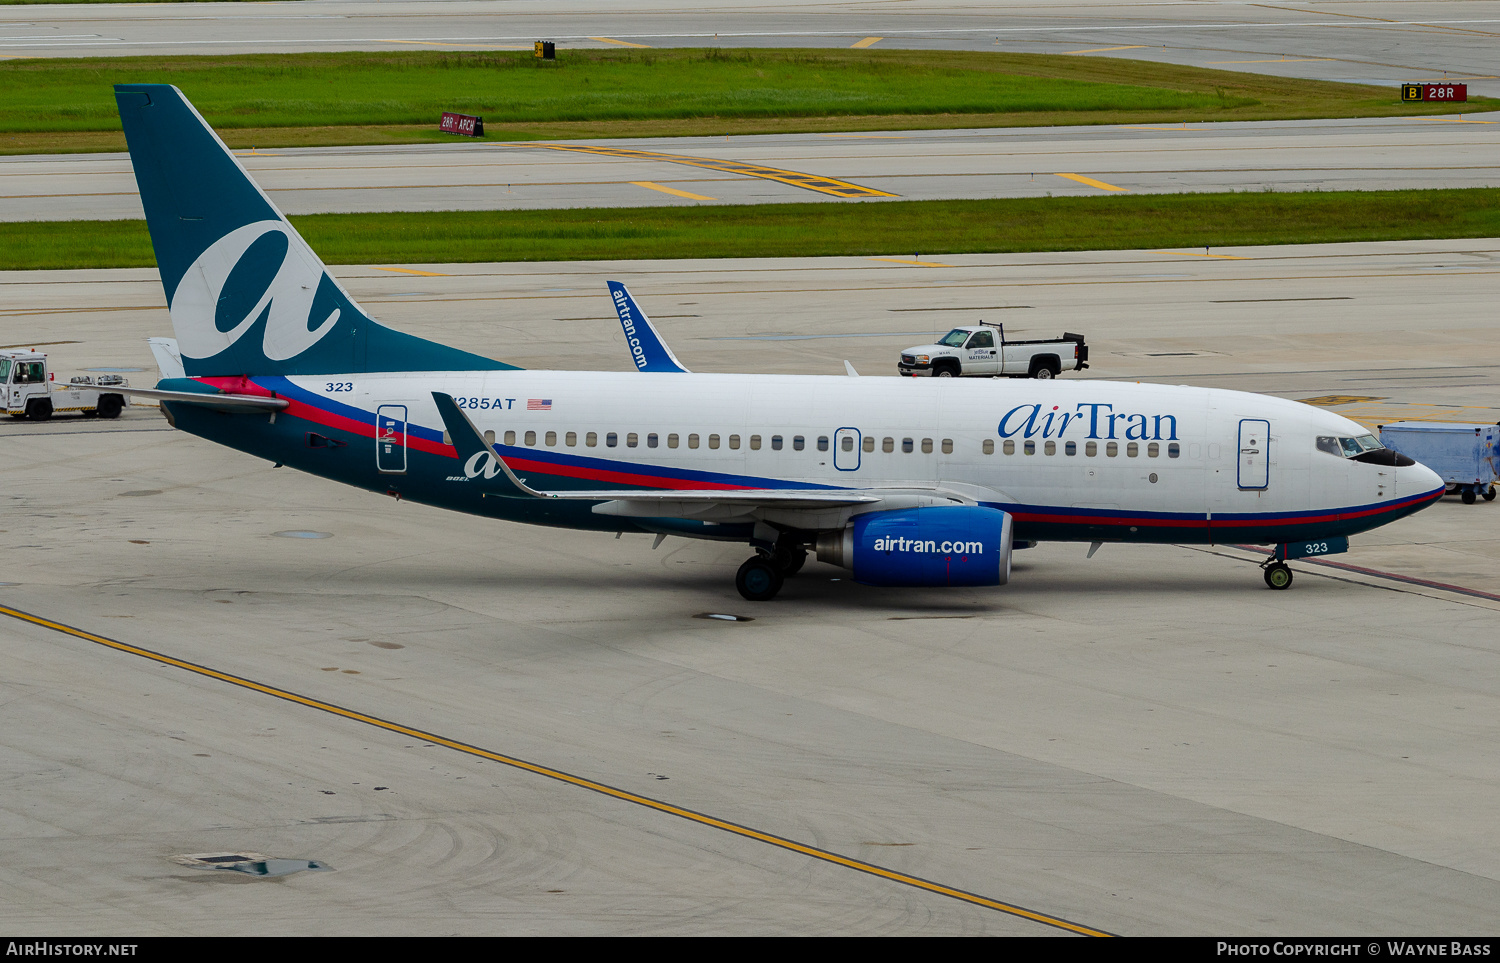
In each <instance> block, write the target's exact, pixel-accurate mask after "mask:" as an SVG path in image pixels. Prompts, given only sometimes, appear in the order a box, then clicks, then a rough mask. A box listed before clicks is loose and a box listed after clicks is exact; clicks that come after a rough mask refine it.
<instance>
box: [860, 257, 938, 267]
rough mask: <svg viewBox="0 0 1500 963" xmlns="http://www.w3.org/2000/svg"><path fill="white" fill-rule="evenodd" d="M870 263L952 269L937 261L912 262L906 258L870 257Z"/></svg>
mask: <svg viewBox="0 0 1500 963" xmlns="http://www.w3.org/2000/svg"><path fill="white" fill-rule="evenodd" d="M870 260H872V261H889V262H891V263H892V264H915V265H916V266H917V267H952V266H953V265H951V264H940V263H939V262H937V261H913V260H912V259H911V258H906V257H872V258H870Z"/></svg>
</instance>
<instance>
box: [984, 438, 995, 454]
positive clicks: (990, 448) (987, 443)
mask: <svg viewBox="0 0 1500 963" xmlns="http://www.w3.org/2000/svg"><path fill="white" fill-rule="evenodd" d="M981 447H982V448H983V449H984V453H985V454H986V455H993V454H994V453H995V439H993V438H986V439H985V440H984V444H983V445H982V446H981Z"/></svg>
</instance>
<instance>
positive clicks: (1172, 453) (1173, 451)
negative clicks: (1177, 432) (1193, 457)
mask: <svg viewBox="0 0 1500 963" xmlns="http://www.w3.org/2000/svg"><path fill="white" fill-rule="evenodd" d="M1181 453H1182V449H1181V448H1179V447H1177V442H1175V441H1174V442H1171V443H1170V444H1168V445H1167V457H1168V458H1176V457H1177V456H1178V455H1179V454H1181Z"/></svg>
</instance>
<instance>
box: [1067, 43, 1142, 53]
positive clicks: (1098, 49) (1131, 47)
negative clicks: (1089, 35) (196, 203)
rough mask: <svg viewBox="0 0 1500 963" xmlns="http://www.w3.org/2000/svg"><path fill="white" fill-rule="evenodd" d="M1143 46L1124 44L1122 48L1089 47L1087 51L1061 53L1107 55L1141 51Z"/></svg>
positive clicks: (1139, 44)
mask: <svg viewBox="0 0 1500 963" xmlns="http://www.w3.org/2000/svg"><path fill="white" fill-rule="evenodd" d="M1145 46H1146V45H1145V44H1143V43H1132V44H1126V45H1125V46H1123V47H1090V48H1089V49H1088V50H1064V51H1063V53H1065V54H1098V53H1108V52H1109V51H1111V50H1142V49H1144V48H1145Z"/></svg>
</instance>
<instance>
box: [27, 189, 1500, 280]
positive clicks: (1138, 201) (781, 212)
mask: <svg viewBox="0 0 1500 963" xmlns="http://www.w3.org/2000/svg"><path fill="white" fill-rule="evenodd" d="M291 220H292V222H293V223H294V224H295V225H296V227H297V230H298V231H300V232H301V233H302V235H303V237H305V238H306V239H307V241H308V243H309V244H311V245H312V247H313V249H314V250H316V251H317V252H318V253H319V254H320V255H321V256H322V257H323V260H324V261H326V262H327V263H329V264H454V263H462V262H474V261H483V262H505V261H584V260H590V261H592V260H653V259H663V258H748V257H834V256H882V255H883V256H911V255H913V254H917V253H920V254H921V255H922V256H923V257H933V258H940V257H942V256H943V255H945V254H972V253H1012V252H1020V251H1081V250H1120V249H1141V248H1147V249H1156V248H1202V247H1212V248H1222V247H1240V246H1249V245H1270V244H1318V243H1335V242H1349V241H1399V240H1414V239H1419V238H1458V237H1500V188H1471V189H1462V190H1432V191H1333V192H1326V193H1325V192H1314V193H1290V194H1278V193H1269V192H1267V193H1253V194H1252V193H1226V194H1154V195H1151V194H1147V195H1134V196H1120V195H1114V196H1107V197H1057V198H1023V199H1002V200H978V201H890V202H879V203H858V204H841V203H812V204H763V205H745V206H738V205H723V206H714V207H634V208H581V209H577V208H575V209H571V210H539V211H449V212H434V213H392V214H311V215H306V216H302V217H294V218H292V219H291ZM154 264H155V258H154V256H153V255H152V251H151V239H150V237H149V235H148V234H147V233H146V225H145V222H144V221H33V222H12V223H5V224H0V270H7V271H15V270H33V269H45V270H53V269H61V268H119V267H150V266H152V265H154Z"/></svg>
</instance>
